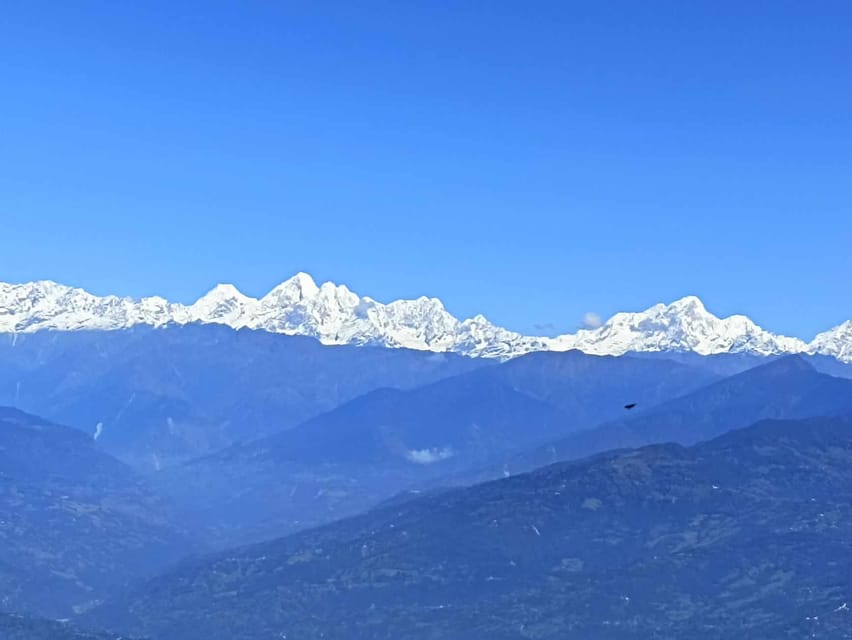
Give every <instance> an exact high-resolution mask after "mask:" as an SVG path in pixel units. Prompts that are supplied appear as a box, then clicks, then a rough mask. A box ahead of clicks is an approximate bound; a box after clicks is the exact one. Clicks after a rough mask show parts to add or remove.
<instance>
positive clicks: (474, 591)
mask: <svg viewBox="0 0 852 640" xmlns="http://www.w3.org/2000/svg"><path fill="white" fill-rule="evenodd" d="M850 493H852V419H849V418H842V419H841V418H836V419H828V418H817V419H810V420H804V421H790V422H784V421H781V422H779V421H767V422H761V423H759V424H757V425H755V426H753V427H749V428H747V429H743V430H739V431H733V432H730V433H728V434H726V435H724V436H722V437H720V438H718V439H715V440H712V441H709V442H706V443H702V444H699V445H696V446H694V447H692V448H689V449H687V448H683V447H681V446H680V445H674V444H665V445H653V446H649V447H645V448H642V449H638V450H629V451H620V452H610V453H605V454H600V455H597V456H595V457H592V458H589V459H585V460H581V461H577V462H573V463H560V464H557V465H553V466H549V467H546V468H543V469H540V470H537V471H535V472H533V473H529V474H521V475H518V476H513V477H511V478H507V479H504V480H499V481H495V482H490V483H486V484H482V485H477V486H474V487H470V488H467V489H458V490H452V491H448V492H444V493H440V494H437V495H433V496H427V497H424V498H422V499H418V500H413V501H410V502H405V503H402V504H393V505H390V506H388V507H386V508H384V509H380V510H376V511H373V512H370V513H367V514H365V515H362V516H359V517H356V518H352V519H349V520H344V521H341V522H337V523H333V524H330V525H327V526H325V527H322V528H319V529H315V530H311V531H306V532H302V533H299V534H296V535H294V536H290V537H288V538H283V539H280V540H275V541H272V542H268V543H263V544H260V545H254V546H251V547H244V548H240V549H234V550H229V551H227V552H223V553H221V554H217V555H215V556H211V557H207V558H202V559H199V560H196V561H192V562H187V563H184V564H183V565H182V566H180V567H178V568H176V569H175V570H174V571H172V572H170V573H168V574H167V575H164V576H161V577H159V578H157V579H154V580H152V581H150V582H148V583H147V584H146V585H144V586H142V587H141V588H139V589H138V590H137V591H136V592H135V593H134V594H132V595H131V596H130V597H128V598H126V599H122V600H118V601H115V602H113V603H111V605H109V606H107V607H105V608H104V609H102V610H101V611H99V612H96V615H95V616H94V617H93V618H90V619H89V622H93V623H97V624H101V625H103V624H108V625H110V626H113V627H114V628H119V629H121V630H123V631H128V632H131V631H132V632H137V633H142V632H144V633H148V634H151V635H152V636H153V637H155V638H161V639H163V640H166V639H168V640H196V639H197V640H201V639H204V640H219V639H221V640H225V639H228V640H230V639H231V638H235V637H245V638H249V637H250V638H255V637H256V638H261V637H283V636H282V634H284V635H286V637H287V638H320V637H324V638H347V639H355V640H357V639H360V638H365V639H366V638H370V639H379V638H382V639H391V638H401V637H405V638H412V639H418V638H430V639H431V638H452V639H459V640H460V639H462V638H464V639H466V640H478V639H482V640H485V639H486V638H506V639H509V638H518V639H520V638H533V639H545V638H547V639H554V640H555V639H557V638H578V639H580V638H582V639H597V638H600V639H609V638H631V639H632V638H636V639H640V638H641V639H643V640H644V639H645V638H674V637H689V638H701V639H717V638H718V639H720V640H721V639H722V638H732V637H748V638H760V639H766V640H769V639H773V640H774V639H776V638H781V637H795V638H802V637H817V638H832V639H834V638H849V637H852V631H851V630H852V622H850V612H849V611H848V605H847V607H844V603H848V601H849V596H850V593H852V505H850V502H849V500H848V496H849V495H850ZM812 634H813V635H812Z"/></svg>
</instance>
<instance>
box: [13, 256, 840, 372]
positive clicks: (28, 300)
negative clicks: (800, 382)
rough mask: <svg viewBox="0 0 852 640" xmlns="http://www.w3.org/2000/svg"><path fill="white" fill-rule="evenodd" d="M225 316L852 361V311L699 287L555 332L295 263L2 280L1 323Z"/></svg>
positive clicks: (317, 329)
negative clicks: (767, 318)
mask: <svg viewBox="0 0 852 640" xmlns="http://www.w3.org/2000/svg"><path fill="white" fill-rule="evenodd" d="M191 323H204V324H222V325H226V326H229V327H231V328H233V329H241V328H248V329H259V330H263V331H268V332H271V333H281V334H286V335H304V336H309V337H313V338H315V339H317V340H319V341H320V342H321V343H323V344H327V345H340V344H351V345H358V346H366V345H371V346H382V347H391V348H408V349H416V350H421V351H433V352H438V353H441V352H452V353H458V354H461V355H465V356H471V357H485V358H496V359H509V358H513V357H516V356H519V355H524V354H526V353H530V352H535V351H569V350H572V349H577V350H580V351H583V352H585V353H589V354H593V355H623V354H625V353H630V352H694V353H698V354H701V355H712V354H718V353H751V354H757V355H763V356H768V355H779V354H785V353H807V354H819V355H827V356H831V357H834V358H836V359H838V360H840V361H842V362H852V321H848V322H845V323H843V324H841V325H839V326H837V327H834V328H832V329H829V330H827V331H824V332H822V333H820V334H819V335H817V336H816V337H815V338H814V340H812V341H811V342H810V343H806V342H805V341H804V340H801V339H799V338H795V337H789V336H783V335H778V334H774V333H771V332H769V331H766V330H764V329H762V328H761V327H760V326H758V325H757V324H755V323H754V322H753V321H752V320H751V319H749V318H748V317H746V316H744V315H733V316H729V317H727V318H719V317H717V316H715V315H713V314H712V313H711V312H709V311H708V310H707V309H706V307H705V306H704V304H703V302H702V301H701V300H700V299H699V298H697V297H695V296H686V297H684V298H681V299H680V300H677V301H675V302H673V303H671V304H663V303H660V304H656V305H654V306H652V307H650V308H649V309H646V310H645V311H641V312H620V313H616V314H615V315H613V316H612V317H611V318H610V319H609V320H607V321H606V322H605V323H604V324H603V325H602V326H600V327H598V328H595V329H580V330H578V331H577V332H576V333H573V334H564V335H560V336H556V337H544V336H527V335H523V334H521V333H518V332H515V331H510V330H508V329H504V328H501V327H498V326H496V325H494V324H492V323H491V322H490V321H489V320H488V319H487V318H485V317H484V316H482V315H477V316H474V317H472V318H468V319H465V320H460V319H458V318H456V317H455V316H453V315H452V314H451V313H450V312H449V311H447V309H446V308H445V307H444V305H443V303H442V302H441V300H440V299H438V298H434V297H433V298H429V297H426V296H421V297H419V298H416V299H410V300H395V301H392V302H389V303H381V302H378V301H377V300H375V299H373V298H370V297H368V296H359V295H358V294H356V293H354V292H353V291H351V290H350V289H349V288H348V287H346V286H345V285H338V284H335V283H333V282H325V283H322V284H317V283H316V282H315V281H314V279H313V278H312V277H311V276H310V275H309V274H307V273H303V272H300V273H297V274H296V275H294V276H293V277H291V278H289V279H288V280H285V281H284V282H282V283H281V284H279V285H278V286H276V287H274V288H273V289H272V290H271V291H270V292H269V293H267V294H266V295H265V296H262V297H260V298H253V297H251V296H247V295H245V294H243V293H241V292H240V291H239V290H238V289H237V288H236V287H235V286H234V285H231V284H218V285H216V286H215V287H213V289H211V290H210V291H208V292H207V293H206V294H204V295H203V296H201V297H200V298H199V299H198V300H197V301H195V302H194V303H192V304H189V305H186V304H181V303H175V302H170V301H168V300H166V299H165V298H162V297H159V296H152V297H146V298H140V299H134V298H129V297H118V296H114V295H108V296H96V295H94V294H91V293H89V292H87V291H85V290H84V289H80V288H75V287H68V286H65V285H61V284H57V283H56V282H53V281H49V280H41V281H37V282H30V283H25V284H7V283H0V332H2V333H9V334H16V333H32V332H36V331H42V330H57V331H74V330H80V329H93V330H117V329H126V328H129V327H133V326H136V325H149V326H154V327H162V326H166V325H169V324H179V325H184V324H191Z"/></svg>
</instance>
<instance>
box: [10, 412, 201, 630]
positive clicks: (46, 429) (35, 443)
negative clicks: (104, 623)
mask: <svg viewBox="0 0 852 640" xmlns="http://www.w3.org/2000/svg"><path fill="white" fill-rule="evenodd" d="M171 518H172V512H171V511H170V509H169V508H168V507H167V505H165V504H164V503H163V501H162V500H161V499H159V498H158V497H157V496H156V495H155V494H154V493H153V492H152V491H151V489H149V488H148V487H147V486H146V485H145V483H144V482H143V481H142V480H141V479H140V478H138V477H137V476H136V475H135V474H134V473H133V472H132V471H131V470H130V469H129V468H128V467H126V466H125V465H124V464H122V463H120V462H119V461H118V460H115V459H113V458H111V457H110V456H108V455H106V454H104V453H103V452H101V451H99V450H98V449H97V448H96V447H95V446H94V445H93V443H92V440H91V438H88V437H87V436H85V435H84V434H82V433H80V432H79V431H77V430H74V429H70V428H67V427H62V426H59V425H55V424H52V423H50V422H47V421H45V420H43V419H41V418H38V417H36V416H32V415H29V414H26V413H23V412H21V411H18V410H15V409H10V408H5V407H0V610H5V611H13V612H20V611H29V612H35V613H38V614H42V615H45V616H51V617H54V616H55V617H61V616H66V615H69V614H70V613H71V612H72V609H73V608H74V607H86V606H91V604H92V603H93V602H95V601H97V600H100V599H102V598H104V597H105V596H106V595H107V594H111V593H114V589H116V588H119V587H123V586H124V585H125V584H126V583H127V582H128V581H130V580H134V579H137V578H139V577H143V576H150V575H152V574H153V573H155V572H156V571H158V570H162V569H163V568H164V567H165V566H167V565H168V564H169V563H171V562H173V561H175V560H177V559H178V558H179V557H181V556H182V555H184V554H186V553H187V552H188V551H189V550H190V549H191V548H192V547H191V546H190V543H189V541H188V539H187V538H186V536H185V535H184V534H183V533H181V531H180V530H179V529H178V528H177V527H176V526H175V524H174V523H173V522H172V520H171Z"/></svg>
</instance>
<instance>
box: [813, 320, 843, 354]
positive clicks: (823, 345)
mask: <svg viewBox="0 0 852 640" xmlns="http://www.w3.org/2000/svg"><path fill="white" fill-rule="evenodd" d="M809 351H811V352H812V353H818V354H820V355H825V356H832V357H834V358H837V359H838V360H840V361H841V362H852V320H847V321H846V322H844V323H843V324H841V325H838V326H836V327H834V328H833V329H829V330H828V331H825V332H823V333H820V334H819V335H817V337H816V338H814V339H813V341H812V342H811V344H810V345H809Z"/></svg>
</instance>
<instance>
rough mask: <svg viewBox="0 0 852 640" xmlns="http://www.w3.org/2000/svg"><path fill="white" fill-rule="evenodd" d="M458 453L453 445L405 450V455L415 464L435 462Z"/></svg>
mask: <svg viewBox="0 0 852 640" xmlns="http://www.w3.org/2000/svg"><path fill="white" fill-rule="evenodd" d="M454 455H456V452H455V451H453V449H452V447H444V448H443V449H438V448H432V449H409V450H408V451H406V452H405V457H406V458H407V459H408V461H409V462H413V463H415V464H434V463H436V462H441V461H442V460H446V459H447V458H452V457H453V456H454Z"/></svg>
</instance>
